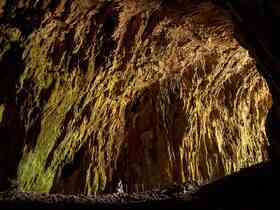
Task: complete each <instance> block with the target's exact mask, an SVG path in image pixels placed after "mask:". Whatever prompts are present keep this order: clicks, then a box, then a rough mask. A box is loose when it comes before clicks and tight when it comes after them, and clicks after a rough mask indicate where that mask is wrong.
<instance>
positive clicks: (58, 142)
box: [0, 0, 271, 194]
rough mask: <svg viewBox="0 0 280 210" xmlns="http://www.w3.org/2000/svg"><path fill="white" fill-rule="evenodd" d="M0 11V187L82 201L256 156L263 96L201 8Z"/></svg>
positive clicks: (220, 17) (49, 6)
mask: <svg viewBox="0 0 280 210" xmlns="http://www.w3.org/2000/svg"><path fill="white" fill-rule="evenodd" d="M0 8H1V9H0V21H1V25H0V67H1V69H2V72H1V73H2V77H1V90H0V94H1V95H0V100H1V101H0V103H1V105H0V129H1V130H0V132H1V148H3V149H1V159H0V161H1V163H3V164H1V165H2V167H1V169H0V170H1V171H2V172H1V171H0V172H1V173H0V174H1V176H2V177H3V179H2V180H7V178H8V177H9V178H14V177H17V180H18V182H19V185H20V188H21V189H22V190H24V191H41V192H61V193H82V194H93V193H95V192H111V191H114V190H115V187H116V185H117V183H118V182H119V180H122V182H123V184H124V186H125V189H126V190H128V191H141V190H145V189H150V188H152V187H156V186H159V185H165V184H169V183H174V182H177V183H180V182H190V181H195V182H198V183H199V184H203V183H206V182H208V181H209V180H213V179H215V178H218V177H221V176H224V175H226V174H230V173H233V172H234V171H238V170H239V169H240V168H244V167H248V166H250V165H252V164H256V163H259V162H262V161H264V160H267V139H266V134H265V119H266V115H267V112H268V109H269V108H270V106H271V95H270V93H269V89H268V87H267V84H266V82H265V80H264V79H263V78H262V77H261V75H260V74H259V73H258V71H257V68H256V63H255V61H254V59H253V58H252V57H251V56H250V55H249V53H248V51H247V50H246V49H244V48H243V47H242V46H240V44H239V43H238V41H237V40H236V39H235V38H234V35H233V32H234V30H235V27H236V26H235V25H234V24H233V22H232V20H231V18H230V17H229V16H228V15H227V14H226V13H225V12H224V11H222V10H221V9H220V8H217V7H216V6H214V5H213V4H212V3H210V2H209V1H186V2H185V1H148V0H147V1H90V0H80V1H78V0H76V1H70V0H49V1H40V0H39V1H33V0H29V1H9V0H7V1H3V2H2V5H1V4H0ZM3 75H4V76H3ZM2 78H3V79H2ZM2 145H3V146H2ZM2 150H3V152H2ZM7 161H8V162H7ZM3 182H4V181H3ZM0 184H1V183H0ZM3 184H5V183H3Z"/></svg>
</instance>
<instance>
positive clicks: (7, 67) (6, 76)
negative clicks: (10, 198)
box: [0, 42, 24, 191]
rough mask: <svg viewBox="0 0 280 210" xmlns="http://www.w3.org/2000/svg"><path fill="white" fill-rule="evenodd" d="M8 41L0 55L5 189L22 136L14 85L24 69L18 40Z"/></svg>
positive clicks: (0, 180)
mask: <svg viewBox="0 0 280 210" xmlns="http://www.w3.org/2000/svg"><path fill="white" fill-rule="evenodd" d="M0 44H1V43H0ZM4 44H5V43H4ZM10 44H11V47H10V49H9V50H8V51H6V53H5V54H4V55H3V56H2V57H1V59H0V69H1V78H0V104H2V106H4V111H3V115H2V121H1V122H0V149H1V152H0V191H1V190H4V189H7V188H8V187H9V186H10V184H11V182H10V180H12V179H15V178H16V175H17V174H16V173H17V166H18V163H19V160H20V158H21V152H22V151H21V150H22V147H23V136H24V125H23V122H22V121H21V119H20V115H19V111H18V107H17V104H16V85H17V82H18V79H19V76H20V74H21V72H22V71H23V69H24V64H23V63H22V61H21V55H22V51H23V49H22V48H21V47H20V43H18V42H11V43H10Z"/></svg>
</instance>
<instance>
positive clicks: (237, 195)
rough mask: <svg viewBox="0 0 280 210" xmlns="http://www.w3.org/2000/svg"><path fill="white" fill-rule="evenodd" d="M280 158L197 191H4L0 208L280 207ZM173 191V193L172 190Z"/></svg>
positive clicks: (217, 209) (239, 209) (215, 209)
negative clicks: (91, 193) (84, 193)
mask: <svg viewBox="0 0 280 210" xmlns="http://www.w3.org/2000/svg"><path fill="white" fill-rule="evenodd" d="M278 163H279V161H275V162H272V161H269V162H266V163H261V164H258V165H255V166H253V167H250V168H246V169H243V170H241V171H240V172H238V173H235V174H233V175H230V176H226V177H224V178H221V179H219V180H217V181H214V182H212V183H210V184H207V185H205V186H202V187H201V188H200V189H198V190H196V191H187V192H184V193H183V192H176V190H175V191H170V190H164V189H161V190H152V191H147V192H142V193H132V194H126V193H116V194H108V195H100V196H96V197H88V196H74V195H61V194H51V195H49V194H46V193H23V192H16V191H10V192H2V193H0V209H7V210H8V209H29V210H33V209H36V210H37V209H44V210H64V209H65V210H66V209H67V210H70V209H73V210H74V209H94V210H99V209H103V210H107V209H108V210H109V209H110V210H114V209H115V210H122V209H138V210H142V209H143V210H144V209H145V210H146V209H163V210H164V209H166V210H169V209H170V210H171V209H172V210H173V209H174V210H176V209H178V210H179V209H201V210H202V209H203V210H207V209H209V210H210V209H211V210H227V209H234V210H257V209H278V208H277V207H275V206H276V205H277V204H278V202H279V198H278V190H279V189H280V188H279V186H280V184H279V183H280V182H279V174H280V173H279V169H278V167H277V166H278ZM170 192H171V193H170Z"/></svg>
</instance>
